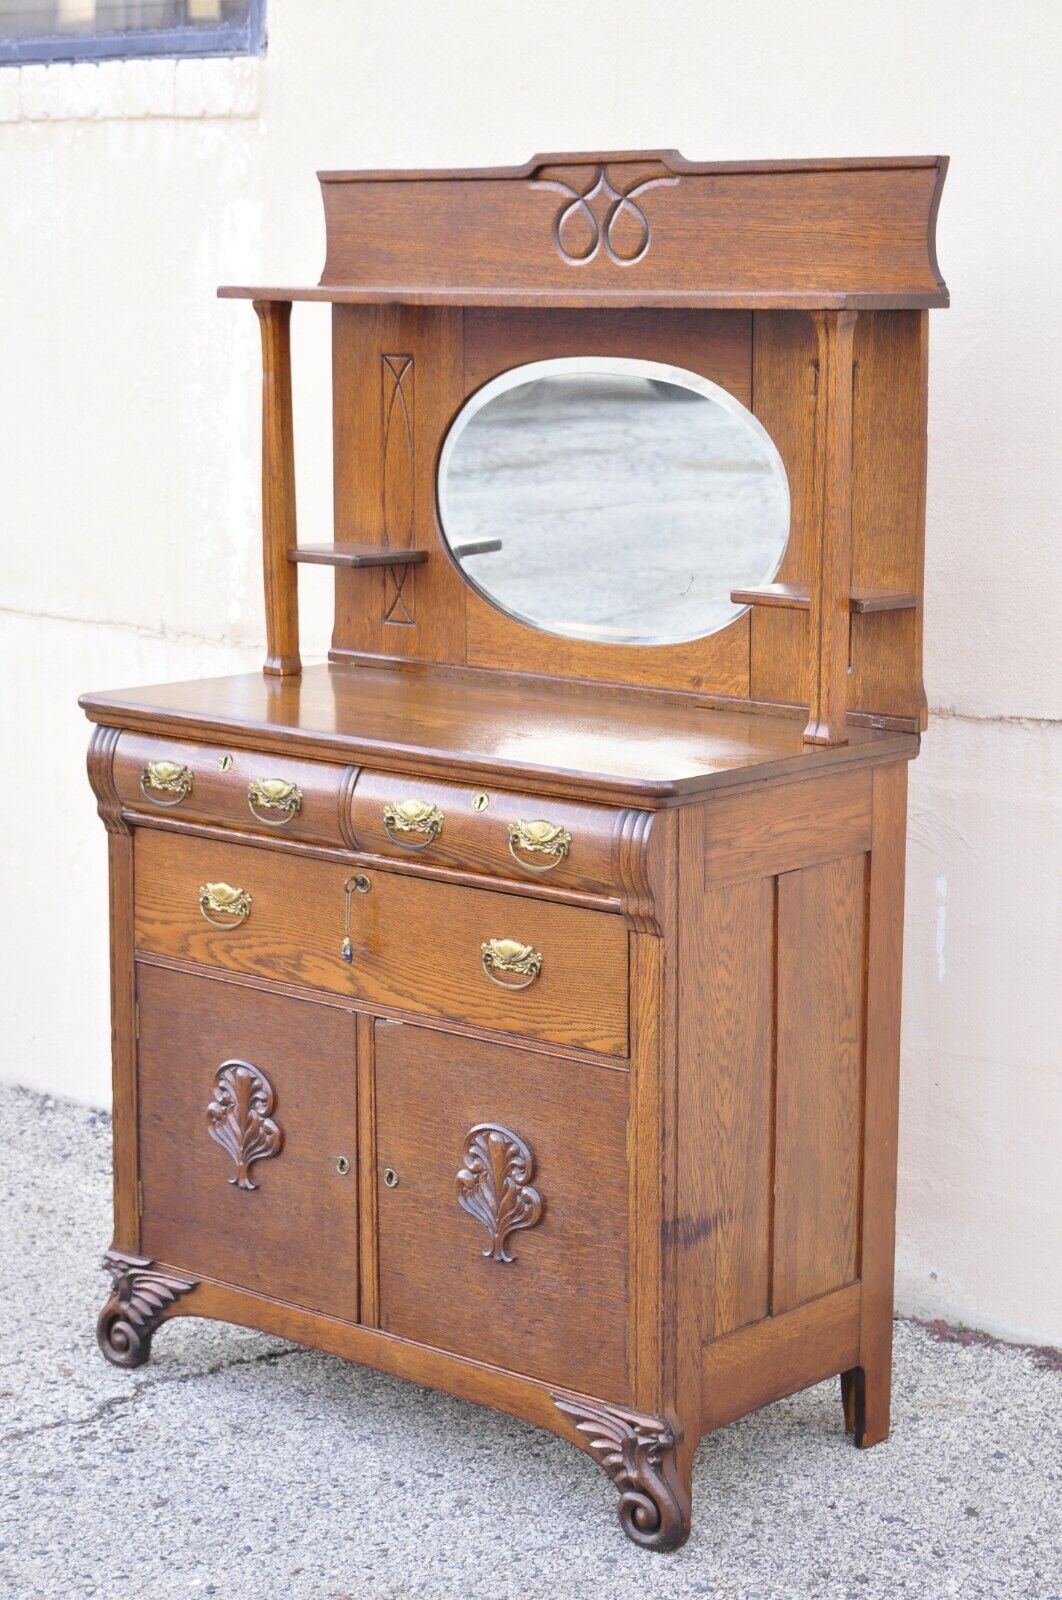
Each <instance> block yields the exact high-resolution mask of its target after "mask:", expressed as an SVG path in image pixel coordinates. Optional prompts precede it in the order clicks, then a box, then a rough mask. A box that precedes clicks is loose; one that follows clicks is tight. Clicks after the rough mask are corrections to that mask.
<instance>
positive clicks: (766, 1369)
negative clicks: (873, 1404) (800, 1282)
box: [701, 1284, 860, 1433]
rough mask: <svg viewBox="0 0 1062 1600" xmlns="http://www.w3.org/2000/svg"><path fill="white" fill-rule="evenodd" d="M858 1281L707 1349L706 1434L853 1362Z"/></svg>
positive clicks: (703, 1420) (703, 1414) (703, 1423)
mask: <svg viewBox="0 0 1062 1600" xmlns="http://www.w3.org/2000/svg"><path fill="white" fill-rule="evenodd" d="M859 1306H860V1291H859V1285H858V1284H850V1285H849V1286H848V1287H847V1288H845V1289H835V1290H834V1291H833V1293H832V1294H825V1295H823V1296H822V1297H821V1298H820V1299H818V1300H812V1301H810V1302H809V1303H808V1304H807V1305H803V1306H799V1307H797V1308H796V1309H795V1310H793V1311H787V1312H785V1313H784V1314H782V1315H780V1316H775V1317H768V1318H766V1319H765V1320H764V1321H763V1322H757V1323H754V1324H753V1325H752V1326H751V1327H748V1328H740V1329H738V1330H737V1331H736V1332H734V1333H732V1334H730V1335H728V1337H727V1338H725V1339H717V1340H716V1341H715V1342H714V1343H713V1344H709V1345H706V1346H705V1350H704V1402H703V1409H702V1412H701V1426H702V1427H703V1429H704V1431H705V1432H706V1433H708V1432H710V1431H711V1430H712V1429H714V1428H721V1427H722V1426H723V1425H724V1423H727V1422H733V1421H734V1420H735V1418H737V1417H742V1416H744V1415H745V1413H746V1412H748V1411H751V1410H753V1409H754V1408H755V1407H756V1406H762V1405H767V1404H768V1403H769V1402H770V1401H772V1400H781V1399H782V1397H783V1396H784V1395H787V1394H795V1393H796V1391H797V1390H798V1389H806V1388H808V1387H809V1385H811V1384H813V1383H821V1382H822V1380H823V1379H824V1378H831V1377H833V1375H834V1373H836V1372H840V1371H842V1370H843V1369H844V1368H846V1367H847V1366H850V1364H851V1363H852V1361H853V1360H854V1358H855V1355H856V1352H857V1351H858V1349H859Z"/></svg>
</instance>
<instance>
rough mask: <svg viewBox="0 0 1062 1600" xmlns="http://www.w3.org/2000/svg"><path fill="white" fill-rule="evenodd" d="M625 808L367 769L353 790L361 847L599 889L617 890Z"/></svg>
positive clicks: (495, 874) (533, 880) (532, 880)
mask: <svg viewBox="0 0 1062 1600" xmlns="http://www.w3.org/2000/svg"><path fill="white" fill-rule="evenodd" d="M619 816H620V813H619V812H618V811H613V810H610V809H609V808H608V807H607V806H594V805H577V804H572V803H571V802H570V801H563V800H544V799H542V798H541V797H538V798H535V797H533V796H528V795H518V794H507V793H506V792H505V791H504V790H498V789H475V788H472V787H462V786H461V785H458V784H450V783H434V782H432V781H430V780H426V779H422V778H420V779H418V778H408V777H404V776H403V775H402V774H401V773H388V772H367V771H364V770H363V771H362V772H360V773H359V774H358V778H357V782H356V783H355V786H354V792H353V795H352V796H351V823H352V827H353V832H354V837H355V838H356V839H357V841H358V847H359V849H361V850H365V851H369V852H371V853H373V854H376V855H389V856H395V857H396V858H401V857H406V858H414V859H419V860H421V861H424V862H430V863H431V864H432V865H434V866H446V867H458V868H461V869H463V870H464V871H466V872H483V873H489V874H490V875H491V876H492V877H496V878H498V877H502V878H517V879H521V878H526V879H527V881H528V882H529V883H543V884H546V883H548V884H555V885H556V886H557V887H558V888H565V889H578V890H583V891H588V892H590V893H598V894H609V893H612V892H615V883H616V879H615V870H614V865H613V834H614V830H615V827H616V823H617V820H618V818H619Z"/></svg>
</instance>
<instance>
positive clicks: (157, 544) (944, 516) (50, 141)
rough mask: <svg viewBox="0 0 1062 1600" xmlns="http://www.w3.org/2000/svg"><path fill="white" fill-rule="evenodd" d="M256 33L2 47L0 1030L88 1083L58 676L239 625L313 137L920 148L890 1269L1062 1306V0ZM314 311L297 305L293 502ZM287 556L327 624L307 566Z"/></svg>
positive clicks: (695, 8)
mask: <svg viewBox="0 0 1062 1600" xmlns="http://www.w3.org/2000/svg"><path fill="white" fill-rule="evenodd" d="M269 34H270V37H269V51H268V55H267V56H266V58H265V59H264V61H262V62H246V61H245V62H236V63H233V62H199V63H194V62H182V63H180V64H176V65H175V64H174V63H173V62H146V63H145V62H137V63H111V64H106V65H103V66H98V67H97V66H75V67H54V68H24V69H21V70H19V69H16V68H0V319H2V323H0V325H2V341H3V342H2V349H3V354H2V358H0V417H2V426H0V483H2V486H3V502H2V503H3V508H4V523H5V526H4V532H3V539H2V541H0V563H2V566H0V607H2V610H0V652H2V655H0V672H2V678H0V681H2V682H3V683H4V685H5V687H6V692H5V694H4V696H3V730H2V732H3V750H4V754H5V773H4V783H3V794H4V798H5V803H6V810H7V818H8V821H7V825H6V826H5V828H4V829H3V835H2V840H3V842H2V845H0V850H2V852H3V870H4V895H3V904H4V908H5V914H4V917H3V920H2V925H0V963H2V965H0V971H2V973H3V1035H4V1048H3V1053H2V1058H0V1070H2V1072H3V1073H4V1074H5V1075H6V1076H8V1077H11V1078H14V1079H17V1080H19V1081H21V1082H24V1083H28V1084H34V1085H37V1086H40V1087H42V1088H45V1089H48V1090H51V1091H54V1092H55V1093H62V1094H74V1095H77V1096H79V1097H82V1098H84V1099H86V1100H91V1101H96V1102H103V1101H105V1100H106V1098H107V1095H108V1088H109V1085H108V1072H109V1068H108V1059H107V1052H108V1026H107V1014H106V1006H107V952H106V946H105V938H106V918H105V876H104V865H105V849H104V836H103V831H102V829H101V828H100V826H99V824H98V823H97V821H96V819H95V814H94V808H93V803H92V800H91V797H90V795H89V791H88V788H87V785H86V783H85V779H84V768H83V757H84V747H85V742H86V738H87V734H88V729H87V725H85V724H84V723H83V722H82V720H81V718H80V715H79V713H78V712H77V710H76V707H75V703H74V702H75V696H76V694H77V693H78V692H79V691H80V690H83V689H87V688H106V687H117V686H121V685H127V684H133V683H137V682H158V681H164V680H167V679H172V678H180V677H190V676H203V675H209V674H211V673H216V672H229V671H238V670H245V669H246V668H248V667H254V666H255V665H256V664H257V662H258V660H259V657H260V654H261V649H262V620H261V612H260V599H259V593H258V563H259V552H258V525H257V515H258V509H257V502H258V489H257V481H258V465H257V405H258V398H257V383H258V365H257V363H258V351H257V328H256V325H255V319H254V316H253V313H252V312H251V310H250V308H249V307H247V306H239V305H231V304H224V303H219V302H217V301H216V300H215V299H214V287H215V285H216V284H217V283H219V282H222V281H244V282H248V281H251V282H254V281H259V282H280V283H283V282H294V283H298V282H312V281H313V280H314V279H315V278H316V276H317V274H318V271H319V268H320V263H321V260H322V259H323V227H322V221H321V214H320V203H319V199H318V194H317V186H316V183H315V182H314V178H313V173H314V170H315V168H318V167H334V166H367V167H374V166H401V165H412V166H430V165H441V166H446V165H474V164H491V163H500V162H517V161H522V160H525V159H526V158H527V157H528V156H529V155H530V154H531V153H532V152H533V151H536V150H557V149H561V150H563V149H579V148H591V149H592V148H610V147H611V148H619V149H624V148H627V149H629V148H632V147H637V146H650V147H652V146H677V147H678V148H679V149H681V150H682V151H683V152H684V153H685V154H686V155H688V156H690V157H695V158H700V159H711V158H739V157H755V156H823V155H872V154H898V153H903V154H910V153H923V152H933V151H937V150H944V151H947V152H949V153H950V154H951V156H952V170H951V175H950V177H949V179H948V185H947V189H946V191H945V198H944V203H943V207H942V211H941V217H940V236H939V245H940V259H941V262H942V265H943V270H944V273H945V276H946V277H947V279H948V280H949V282H950V284H951V286H952V290H953V294H954V299H955V306H954V309H953V310H951V311H949V312H944V313H938V314H936V315H935V316H934V317H933V328H932V391H931V412H930V471H929V507H928V539H927V544H928V571H927V606H926V617H927V649H926V678H927V683H928V687H929V694H930V702H931V706H932V708H933V713H934V720H933V725H932V727H931V729H930V732H929V734H928V736H927V738H926V741H925V746H924V752H923V755H922V758H921V759H920V761H919V762H918V763H917V765H916V766H915V768H914V770H913V773H912V793H911V832H910V850H909V856H908V869H909V892H908V914H907V946H906V963H905V983H906V1012H905V1023H904V1090H903V1130H902V1148H901V1174H900V1218H899V1253H898V1289H899V1301H900V1305H901V1308H903V1309H904V1310H906V1311H910V1312H914V1313H917V1314H920V1315H925V1316H937V1315H940V1316H944V1317H947V1318H949V1319H951V1320H953V1321H954V1320H960V1319H961V1320H964V1321H966V1322H968V1323H971V1324H974V1325H976V1326H979V1327H983V1328H986V1329H988V1330H990V1331H993V1332H997V1333H1001V1334H1004V1335H1009V1336H1012V1337H1017V1338H1021V1339H1031V1340H1037V1341H1048V1340H1051V1341H1060V1340H1062V1283H1060V1282H1059V1278H1058V1275H1057V1274H1055V1275H1054V1276H1053V1277H1052V1276H1051V1275H1050V1262H1051V1259H1052V1253H1053V1249H1054V1247H1055V1245H1056V1244H1057V1240H1058V1238H1059V1236H1060V1234H1062V1183H1060V1177H1059V1171H1060V1163H1059V1145H1060V1132H1062V1071H1060V1070H1059V1069H1060V1066H1062V1062H1060V1059H1059V1057H1060V1051H1062V1047H1060V1044H1059V1040H1060V1038H1062V1015H1060V1006H1062V1000H1060V996H1062V959H1060V958H1062V936H1060V915H1059V880H1060V873H1059V867H1060V862H1059V853H1060V849H1059V837H1060V828H1059V822H1060V812H1062V732H1060V728H1059V717H1060V713H1062V638H1060V631H1062V622H1060V618H1062V607H1060V606H1059V604H1058V595H1059V593H1060V591H1062V555H1060V551H1062V539H1060V536H1059V527H1058V516H1059V512H1058V508H1059V505H1060V503H1062V466H1060V463H1062V428H1060V425H1059V410H1060V395H1062V384H1060V382H1059V373H1060V372H1062V315H1060V310H1062V308H1060V304H1059V288H1058V284H1059V269H1058V263H1059V260H1060V259H1062V208H1060V207H1059V205H1058V196H1059V193H1060V192H1062V171H1060V167H1062V161H1060V151H1059V144H1058V140H1057V136H1056V135H1053V134H1052V133H1051V131H1050V130H1051V129H1053V128H1055V127H1056V126H1057V116H1056V113H1057V62H1058V60H1059V57H1060V54H1062V8H1059V7H1057V6H1056V5H1055V4H1054V3H1053V0H1012V4H1010V5H1009V6H1006V7H1003V6H999V5H998V4H996V3H994V0H993V3H991V4H989V3H987V0H937V3H936V4H935V5H932V6H926V5H924V4H915V3H914V0H864V3H863V4H862V5H860V6H851V5H850V4H848V3H847V0H844V3H842V0H819V3H817V4H816V3H810V4H808V5H806V6H803V7H796V8H794V7H793V6H791V5H786V4H783V3H781V0H776V3H774V4H767V3H762V0H761V3H760V4H749V3H748V0H685V3H672V4H664V5H663V6H658V7H656V8H653V9H652V10H650V9H649V8H647V7H645V6H644V5H637V6H636V5H635V4H633V0H609V3H608V4H605V3H604V0H583V3H582V4H580V5H578V6H573V5H572V4H570V3H561V0H538V3H537V4H536V5H534V6H532V7H518V6H513V5H498V4H494V5H487V4H476V3H474V0H450V3H449V4H447V5H439V4H438V3H437V0H389V3H387V4H381V3H379V0H376V3H366V4H363V5H358V6H340V5H336V4H334V3H329V0H300V3H299V4H298V5H296V4H295V3H294V0H270V20H269ZM327 333H328V327H327V315H326V313H324V312H323V311H321V310H320V309H319V308H317V309H315V308H310V307H307V308H302V309H300V310H298V311H297V312H296V321H295V340H296V343H295V362H296V373H295V380H296V408H297V409H296V430H297V453H298V466H299V473H300V478H299V510H300V517H301V520H302V528H303V534H304V537H307V538H312V537H317V538H320V537H327V529H328V526H329V520H330V499H329V493H330V491H329V485H330V472H331V463H330V459H329V456H330V437H329V428H328V418H327V410H326V400H327V395H326V390H327V372H328V364H327ZM303 572H304V580H305V581H304V583H303V593H304V602H303V630H304V639H305V640H306V641H307V642H308V643H310V644H312V643H314V642H316V643H317V644H318V645H319V646H320V650H321V651H323V649H324V647H325V642H326V639H327V633H328V626H329V622H328V605H329V576H330V575H329V574H327V573H326V572H323V571H321V572H315V571H313V570H312V569H311V570H310V571H309V572H307V571H306V569H303ZM307 654H310V652H309V651H308V652H307Z"/></svg>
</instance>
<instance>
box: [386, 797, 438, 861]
mask: <svg viewBox="0 0 1062 1600" xmlns="http://www.w3.org/2000/svg"><path fill="white" fill-rule="evenodd" d="M383 825H384V832H385V833H386V834H387V837H388V838H389V839H390V841H391V843H392V844H397V845H398V846H399V847H400V848H401V849H402V850H426V849H427V848H428V846H429V845H430V844H431V843H432V841H433V840H434V839H437V838H438V837H439V835H440V833H441V832H442V825H443V814H442V812H441V811H440V810H439V808H438V806H435V805H432V803H431V801H430V800H391V801H389V803H388V804H387V805H385V806H384V813H383ZM399 833H414V834H417V833H422V834H424V835H426V837H425V838H423V839H422V840H421V841H420V843H419V844H417V843H416V842H412V843H411V842H410V841H409V840H408V839H398V838H396V837H395V835H396V834H399Z"/></svg>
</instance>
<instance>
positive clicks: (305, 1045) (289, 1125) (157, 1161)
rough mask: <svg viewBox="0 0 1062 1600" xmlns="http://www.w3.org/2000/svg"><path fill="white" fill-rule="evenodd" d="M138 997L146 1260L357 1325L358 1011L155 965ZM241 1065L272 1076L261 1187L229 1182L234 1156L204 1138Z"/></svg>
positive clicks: (258, 1178) (142, 977)
mask: <svg viewBox="0 0 1062 1600" xmlns="http://www.w3.org/2000/svg"><path fill="white" fill-rule="evenodd" d="M137 994H138V998H139V1003H140V1051H139V1085H140V1107H139V1122H140V1131H139V1145H140V1165H141V1172H142V1177H141V1182H142V1184H143V1195H144V1215H143V1220H142V1223H141V1248H142V1250H143V1252H144V1253H146V1254H148V1255H150V1256H153V1257H157V1258H159V1259H162V1260H166V1261H172V1262H173V1263H174V1264H175V1265H179V1266H181V1267H184V1268H185V1269H186V1270H187V1271H188V1272H189V1273H190V1274H191V1275H192V1276H194V1277H197V1276H201V1275H205V1276H208V1277H214V1278H220V1279H222V1280H223V1281H225V1282H228V1283H235V1284H239V1285H240V1286H242V1287H243V1288H245V1289H252V1290H255V1291H257V1292H259V1293H264V1294H272V1295H275V1296H277V1298H278V1299H281V1300H288V1301H291V1302H293V1303H295V1304H298V1305H302V1306H304V1307H306V1308H307V1309H308V1310H311V1311H321V1312H324V1313H326V1314H328V1315H332V1316H342V1317H345V1318H347V1319H348V1320H349V1321H352V1322H353V1321H356V1320H357V1316H358V1270H357V1262H358V1220H357V1180H356V1177H355V1175H354V1163H355V1158H356V1155H357V1148H356V1140H357V1128H356V1116H355V1109H356V1076H355V1042H354V1017H353V1016H352V1014H351V1013H350V1012H349V1011H340V1010H337V1009H336V1008H334V1007H332V1006H319V1007H315V1006H313V1005H311V1004H309V1003H308V1002H306V1001H302V1000H289V999H286V998H281V997H278V996H276V995H271V994H266V993H262V992H259V993H258V994H255V995H251V994H249V993H247V992H246V991H240V990H238V989H234V988H233V987H232V986H231V985H229V984H219V983H214V982H213V981H212V980H211V979H210V978H208V977H190V976H189V975H188V974H187V973H176V972H167V971H165V970H163V969H161V968H158V967H144V966H141V967H139V969H138V972H137ZM233 1058H236V1059H240V1060H243V1061H247V1062H249V1063H251V1064H252V1065H253V1066H254V1067H255V1068H256V1069H257V1070H259V1071H260V1072H261V1073H262V1074H263V1075H264V1076H265V1078H266V1079H267V1080H268V1082H269V1084H270V1086H271V1087H272V1089H273V1090H274V1092H275V1105H274V1107H273V1108H272V1111H271V1116H272V1118H273V1119H274V1120H275V1121H276V1123H277V1125H278V1127H279V1128H280V1130H281V1133H282V1136H283V1144H282V1147H281V1149H280V1151H279V1154H277V1155H276V1156H271V1157H270V1158H269V1159H268V1160H263V1161H259V1162H257V1163H256V1164H255V1165H254V1167H253V1168H252V1169H251V1172H252V1175H253V1181H254V1183H255V1184H256V1187H255V1188H254V1189H253V1190H251V1189H243V1188H240V1187H238V1186H237V1185H236V1184H234V1183H232V1182H230V1178H231V1176H232V1174H233V1172H234V1171H235V1168H234V1165H233V1162H232V1160H231V1158H230V1157H229V1156H228V1155H227V1154H226V1152H225V1151H224V1150H223V1149H219V1147H218V1145H217V1144H216V1143H215V1142H213V1141H212V1140H211V1138H210V1137H209V1133H208V1125H207V1116H206V1112H207V1107H208V1106H209V1105H210V1103H211V1101H212V1099H213V1098H214V1096H215V1092H216V1090H215V1074H216V1072H217V1069H218V1068H219V1067H220V1066H221V1065H222V1064H223V1063H225V1062H226V1061H228V1060H230V1059H233ZM340 1157H344V1158H345V1159H346V1160H347V1161H349V1163H350V1167H351V1170H350V1171H349V1172H348V1173H347V1174H346V1176H340V1175H339V1174H338V1172H337V1170H336V1163H337V1161H338V1160H339V1159H340Z"/></svg>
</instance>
